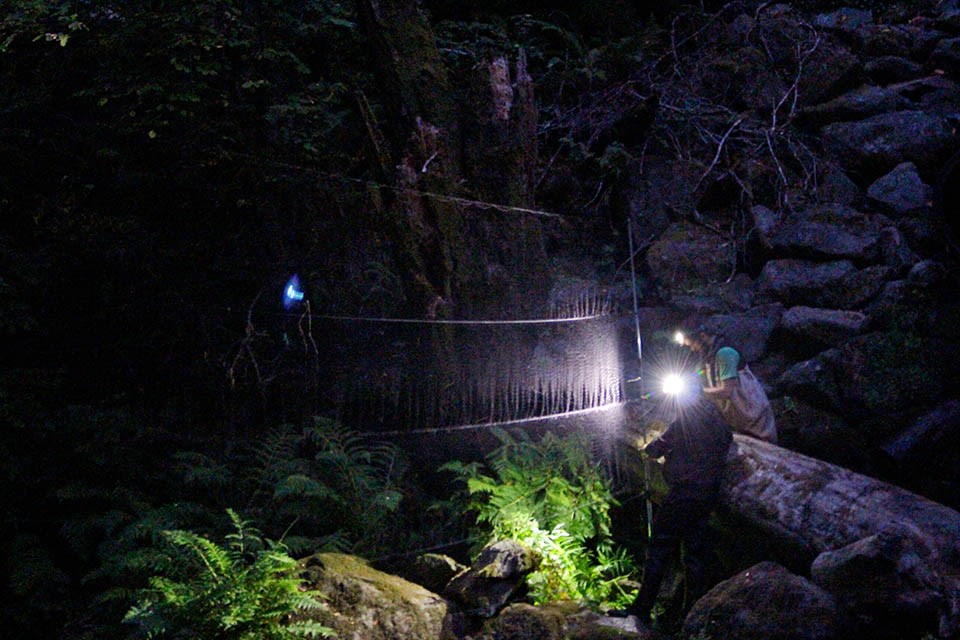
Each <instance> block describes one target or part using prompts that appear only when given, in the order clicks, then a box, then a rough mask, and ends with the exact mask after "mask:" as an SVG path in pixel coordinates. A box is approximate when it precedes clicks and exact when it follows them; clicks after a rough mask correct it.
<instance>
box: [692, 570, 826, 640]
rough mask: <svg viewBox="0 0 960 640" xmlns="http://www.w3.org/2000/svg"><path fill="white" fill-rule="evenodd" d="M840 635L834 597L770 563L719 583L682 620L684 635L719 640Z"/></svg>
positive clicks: (820, 639)
mask: <svg viewBox="0 0 960 640" xmlns="http://www.w3.org/2000/svg"><path fill="white" fill-rule="evenodd" d="M841 631H842V624H841V618H840V612H839V608H838V606H837V602H836V600H835V599H834V598H833V596H831V595H830V594H829V593H828V592H827V591H825V590H824V589H821V588H820V587H818V586H817V585H815V584H813V583H812V582H810V581H809V580H807V579H806V578H803V577H800V576H798V575H794V574H793V573H790V571H788V570H787V569H786V568H784V567H783V566H781V565H779V564H776V563H774V562H761V563H760V564H757V565H754V566H752V567H750V568H749V569H747V570H745V571H742V572H740V573H739V574H737V575H735V576H733V577H732V578H730V579H729V580H725V581H724V582H721V583H720V584H718V585H717V586H715V587H714V588H713V589H711V590H710V591H709V592H707V594H706V595H704V596H703V597H702V598H700V600H698V601H697V602H696V604H694V605H693V608H692V609H691V610H690V613H688V614H687V617H686V619H685V620H684V622H683V634H684V635H685V636H686V637H693V636H697V635H698V634H699V635H700V636H701V637H703V636H705V637H709V638H724V640H768V639H769V638H777V640H833V639H835V638H836V639H838V640H839V638H841V637H842V636H841Z"/></svg>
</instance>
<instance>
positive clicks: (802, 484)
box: [722, 435, 960, 574]
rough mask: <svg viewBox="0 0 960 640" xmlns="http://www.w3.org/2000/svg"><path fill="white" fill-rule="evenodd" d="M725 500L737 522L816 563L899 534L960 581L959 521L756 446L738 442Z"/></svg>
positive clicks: (846, 473)
mask: <svg viewBox="0 0 960 640" xmlns="http://www.w3.org/2000/svg"><path fill="white" fill-rule="evenodd" d="M722 500H723V506H724V507H725V508H726V509H729V510H730V511H731V512H733V513H734V514H735V515H738V516H740V517H741V518H743V519H745V520H746V521H747V522H749V523H751V524H753V525H755V526H757V527H758V528H759V529H760V530H762V531H764V532H765V533H767V534H768V535H770V536H774V537H776V538H777V539H779V540H781V541H783V542H786V543H790V544H792V545H794V546H795V547H798V548H800V549H803V550H805V551H808V552H809V553H810V555H811V556H816V555H818V554H820V553H822V552H824V551H829V550H833V549H839V548H840V547H844V546H846V545H848V544H851V543H853V542H856V541H857V540H860V539H862V538H865V537H867V536H870V535H873V534H875V533H879V532H880V530H881V529H884V528H887V527H890V526H900V527H902V528H904V529H905V530H908V531H910V532H911V534H912V535H914V536H916V538H917V540H918V541H921V542H923V543H924V544H925V546H926V547H928V548H929V549H930V550H931V551H933V552H935V553H936V554H937V556H938V558H939V559H940V561H941V562H945V563H950V565H951V566H955V567H956V568H957V569H958V574H960V513H958V512H956V511H954V510H953V509H950V508H949V507H946V506H943V505H941V504H938V503H936V502H933V501H931V500H928V499H926V498H924V497H922V496H919V495H917V494H915V493H911V492H909V491H907V490H905V489H901V488H899V487H896V486H894V485H891V484H888V483H886V482H882V481H880V480H876V479H874V478H869V477H867V476H864V475H861V474H858V473H854V472H853V471H850V470H848V469H844V468H842V467H838V466H836V465H833V464H830V463H828V462H823V461H822V460H817V459H815V458H811V457H808V456H805V455H802V454H799V453H796V452H794V451H789V450H787V449H783V448H781V447H777V446H774V445H771V444H768V443H765V442H761V441H759V440H756V439H754V438H750V437H746V436H742V435H735V436H734V444H733V447H731V454H730V456H729V459H728V464H727V471H726V476H725V479H724V487H723V497H722Z"/></svg>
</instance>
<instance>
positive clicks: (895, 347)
mask: <svg viewBox="0 0 960 640" xmlns="http://www.w3.org/2000/svg"><path fill="white" fill-rule="evenodd" d="M956 356H957V347H956V346H955V345H952V344H950V343H947V342H945V341H943V340H939V339H933V338H924V337H922V336H919V335H915V334H909V333H904V332H903V331H902V330H899V329H894V330H891V331H884V332H873V333H869V334H865V335H862V336H857V337H855V338H852V339H850V340H848V341H847V342H846V343H845V344H844V345H843V346H842V347H839V348H834V349H828V350H826V351H824V352H823V353H820V354H818V355H817V356H816V357H814V358H811V359H810V360H806V361H803V362H799V363H797V364H795V365H794V366H792V367H791V368H790V369H788V370H787V371H786V372H785V373H784V374H783V375H782V376H781V377H780V379H779V380H778V381H777V385H776V386H777V389H779V390H780V392H781V393H782V394H783V395H791V396H796V397H799V398H802V399H804V400H805V401H807V402H809V403H810V404H812V405H814V406H817V407H821V408H825V409H829V410H831V411H833V412H835V413H837V414H839V415H841V416H843V417H844V418H846V419H848V420H851V421H854V422H856V421H860V420H863V419H864V418H866V417H868V416H873V417H878V418H882V419H880V420H877V421H875V423H874V428H875V429H876V430H877V431H878V432H877V433H875V434H874V435H875V436H878V437H890V436H892V435H893V434H892V433H891V431H893V430H895V429H897V428H898V427H899V425H898V424H897V422H896V421H895V420H894V419H893V418H894V416H895V415H897V414H899V413H902V412H903V411H904V410H905V408H907V407H910V406H916V405H918V404H919V405H924V404H926V405H930V404H935V403H937V402H939V401H940V400H941V399H942V398H943V397H944V395H945V394H946V393H947V392H948V391H949V390H950V389H951V388H952V386H953V385H954V384H956V377H957V376H956V375H955V374H953V373H952V372H951V364H950V363H951V362H952V360H953V358H955V357H956Z"/></svg>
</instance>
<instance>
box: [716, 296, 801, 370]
mask: <svg viewBox="0 0 960 640" xmlns="http://www.w3.org/2000/svg"><path fill="white" fill-rule="evenodd" d="M781 315H783V305H780V304H767V305H762V306H759V307H754V308H753V309H750V310H749V311H747V312H746V313H740V314H736V315H726V314H720V315H714V316H711V317H709V318H707V319H706V320H705V321H704V323H703V324H704V326H705V327H706V328H707V329H708V330H709V331H710V332H711V333H714V334H716V335H719V336H723V341H724V343H725V344H729V345H730V346H733V347H735V348H736V349H737V350H738V351H739V352H740V355H741V356H742V357H743V359H744V360H745V361H746V362H756V361H757V360H760V359H762V358H763V357H764V356H765V355H766V353H767V343H768V342H769V340H770V336H772V335H773V332H774V331H775V330H776V328H777V325H779V324H780V316H781Z"/></svg>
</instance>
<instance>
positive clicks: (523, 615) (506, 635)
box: [484, 602, 565, 640]
mask: <svg viewBox="0 0 960 640" xmlns="http://www.w3.org/2000/svg"><path fill="white" fill-rule="evenodd" d="M564 623H565V616H564V613H563V612H562V611H559V610H557V609H556V608H555V607H535V606H533V605H530V604H525V603H522V602H521V603H517V604H511V605H509V606H507V607H506V608H505V609H504V610H503V611H501V612H500V615H498V616H497V617H496V618H493V619H492V620H490V621H489V622H488V623H487V624H486V625H484V627H485V629H486V631H487V633H489V634H490V635H492V636H493V637H494V638H497V640H564V638H563V636H564V633H563V630H564Z"/></svg>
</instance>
